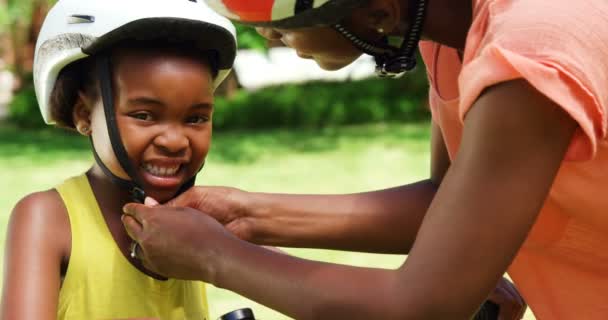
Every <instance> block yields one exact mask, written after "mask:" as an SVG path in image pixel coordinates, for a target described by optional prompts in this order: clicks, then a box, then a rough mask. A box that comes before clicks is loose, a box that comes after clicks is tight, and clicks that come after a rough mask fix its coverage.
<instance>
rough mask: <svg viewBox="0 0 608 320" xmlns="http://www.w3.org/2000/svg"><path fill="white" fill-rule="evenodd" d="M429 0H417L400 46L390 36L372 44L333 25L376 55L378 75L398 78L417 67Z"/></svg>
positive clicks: (356, 44)
mask: <svg viewBox="0 0 608 320" xmlns="http://www.w3.org/2000/svg"><path fill="white" fill-rule="evenodd" d="M427 2H428V0H418V1H417V6H416V8H415V10H412V14H411V19H412V25H411V28H410V29H409V30H408V32H407V33H406V34H405V36H404V37H403V41H402V43H401V45H400V47H397V46H393V45H391V44H389V43H388V42H389V41H388V38H385V39H384V43H381V44H372V43H370V42H368V41H365V40H363V39H361V38H359V37H357V36H355V35H354V34H353V33H352V32H350V31H348V30H347V29H346V28H345V27H344V26H343V25H341V24H335V25H333V26H332V27H333V28H334V29H335V30H336V31H337V32H338V33H340V34H341V35H342V36H344V37H345V38H346V39H348V40H349V41H350V42H351V43H352V44H353V45H354V46H355V47H356V48H357V49H359V50H361V51H362V52H364V53H366V54H369V55H371V56H373V57H374V59H375V60H376V74H377V75H378V76H380V77H386V78H398V77H401V76H402V75H404V74H405V73H406V72H409V71H411V70H413V69H414V68H415V67H416V61H417V58H416V52H417V49H418V43H419V42H420V37H421V36H422V27H423V25H424V19H425V18H426V8H427Z"/></svg>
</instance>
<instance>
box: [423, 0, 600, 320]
mask: <svg viewBox="0 0 608 320" xmlns="http://www.w3.org/2000/svg"><path fill="white" fill-rule="evenodd" d="M472 1H473V7H474V12H473V24H472V26H471V30H470V31H469V34H468V36H467V41H466V47H465V51H464V54H463V60H462V62H461V60H460V57H459V55H458V53H457V52H456V50H454V49H452V48H448V47H445V46H441V45H439V44H437V43H432V42H423V43H421V48H420V50H421V52H422V56H423V58H424V60H425V62H426V66H427V70H428V74H429V79H430V82H431V91H430V105H431V112H432V114H433V119H434V121H435V122H436V123H437V124H438V125H439V126H440V127H441V130H442V133H443V136H444V140H445V143H446V145H447V149H448V152H449V154H450V157H451V158H454V156H455V154H456V152H457V150H458V146H459V144H460V140H461V136H462V129H463V128H462V127H463V119H464V117H465V116H466V113H467V111H468V110H469V108H470V107H471V106H472V104H473V103H474V102H475V100H476V99H477V98H478V96H479V95H480V93H481V92H482V90H483V89H484V88H487V87H489V86H492V85H494V84H497V83H500V82H504V81H509V80H513V79H518V78H519V79H521V78H523V79H526V80H527V81H528V82H529V83H531V84H532V85H533V86H534V87H535V88H536V89H537V90H539V91H540V92H542V93H543V94H544V95H546V96H547V97H549V98H550V99H552V100H553V101H555V102H556V103H557V104H559V105H560V106H561V107H562V108H563V109H564V110H565V111H566V112H568V114H570V116H571V117H572V118H574V119H575V120H576V121H577V122H578V124H579V127H580V128H579V129H578V130H577V132H576V133H575V137H574V138H573V140H572V143H571V145H570V147H569V149H568V152H567V155H566V159H565V161H564V163H563V164H562V167H561V169H560V171H559V173H558V176H557V178H556V180H555V183H554V185H553V187H552V189H551V192H550V194H549V197H548V199H547V201H546V203H545V205H544V207H543V209H542V211H541V213H540V216H539V218H538V221H537V222H536V224H535V225H534V227H533V229H532V231H531V233H530V235H529V237H528V239H527V240H526V242H525V244H524V245H523V247H522V248H521V250H520V251H519V254H518V256H517V257H516V259H515V261H514V262H513V264H512V265H511V267H510V268H509V275H510V276H511V277H512V279H513V280H514V282H515V283H516V285H517V287H518V289H519V290H520V292H521V293H522V295H523V296H524V298H525V299H526V301H527V302H528V304H529V305H530V307H531V309H532V311H533V312H534V314H535V315H536V317H537V319H551V320H560V319H606V318H607V317H608V139H607V137H606V136H607V135H606V131H607V114H608V18H606V17H608V2H607V1H606V0H585V1H572V0H551V1H546V0H472Z"/></svg>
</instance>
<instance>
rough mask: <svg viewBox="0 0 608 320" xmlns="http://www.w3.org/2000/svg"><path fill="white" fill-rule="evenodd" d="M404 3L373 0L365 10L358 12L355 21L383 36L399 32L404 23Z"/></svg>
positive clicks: (398, 0) (393, 0)
mask: <svg viewBox="0 0 608 320" xmlns="http://www.w3.org/2000/svg"><path fill="white" fill-rule="evenodd" d="M402 3H403V1H400V0H371V1H370V2H369V4H368V5H367V7H365V8H363V10H357V11H358V12H357V13H358V14H356V15H355V17H354V18H355V19H357V20H359V21H362V22H363V23H364V24H365V25H366V26H367V27H368V28H370V29H372V30H374V31H375V32H376V33H378V34H381V35H386V34H390V33H392V32H395V31H399V29H400V27H401V25H402V21H401V16H402V12H405V10H407V8H402V6H403V4H402Z"/></svg>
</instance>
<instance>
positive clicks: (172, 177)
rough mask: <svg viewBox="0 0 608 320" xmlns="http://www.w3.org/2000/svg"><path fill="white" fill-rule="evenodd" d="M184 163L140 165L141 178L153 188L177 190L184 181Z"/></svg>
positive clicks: (149, 163) (169, 162) (156, 162)
mask: <svg viewBox="0 0 608 320" xmlns="http://www.w3.org/2000/svg"><path fill="white" fill-rule="evenodd" d="M185 164H186V162H184V161H174V160H172V161H148V162H144V163H143V164H142V165H141V169H142V178H143V180H144V182H145V184H147V185H148V186H150V187H153V188H163V189H165V188H179V187H180V186H181V185H182V184H184V183H185V180H186V178H187V177H186V170H185V169H186V165H185Z"/></svg>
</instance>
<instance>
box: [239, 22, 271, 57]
mask: <svg viewBox="0 0 608 320" xmlns="http://www.w3.org/2000/svg"><path fill="white" fill-rule="evenodd" d="M236 34H237V37H238V43H239V49H255V50H260V51H266V40H265V39H264V38H262V36H260V35H259V34H258V33H257V32H256V31H255V29H254V28H252V27H250V26H245V25H242V24H236Z"/></svg>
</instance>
